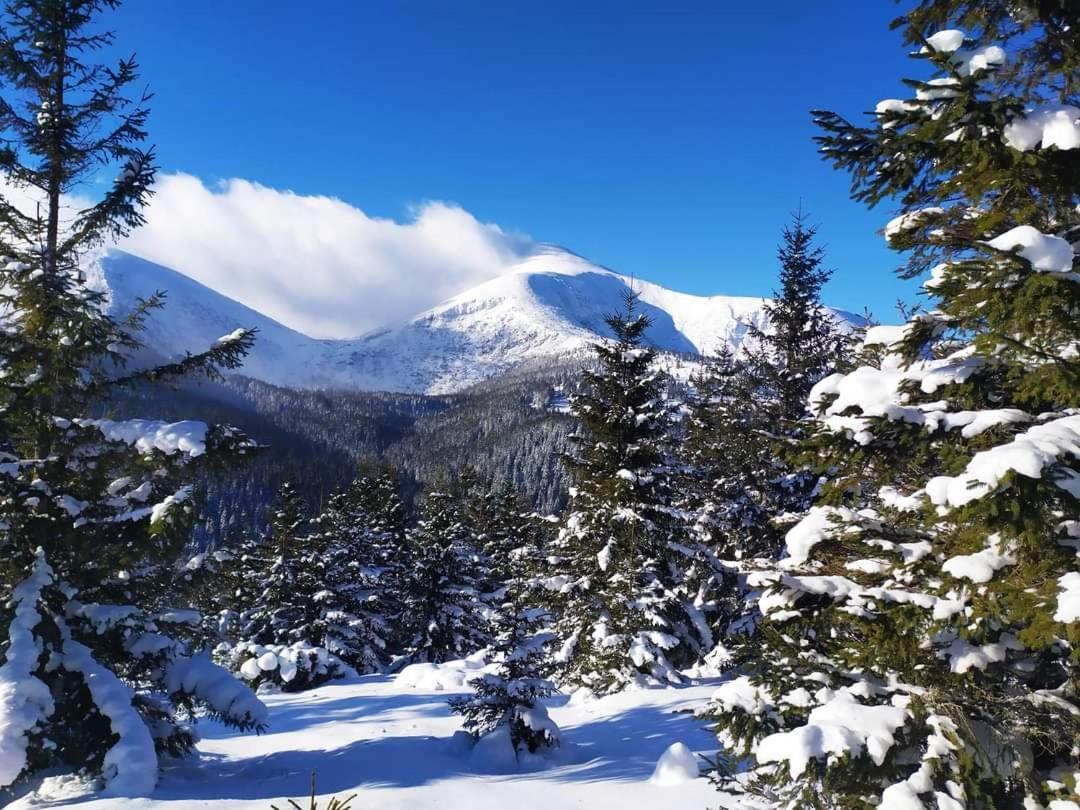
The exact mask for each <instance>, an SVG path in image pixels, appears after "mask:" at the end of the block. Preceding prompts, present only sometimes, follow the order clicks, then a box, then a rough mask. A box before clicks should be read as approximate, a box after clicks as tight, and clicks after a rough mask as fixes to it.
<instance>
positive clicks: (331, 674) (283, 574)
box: [216, 482, 347, 692]
mask: <svg viewBox="0 0 1080 810" xmlns="http://www.w3.org/2000/svg"><path fill="white" fill-rule="evenodd" d="M306 512H307V507H306V505H305V504H304V502H303V499H302V498H301V497H300V495H299V493H298V492H297V491H296V489H295V487H293V485H292V484H291V483H289V482H285V483H284V484H282V486H281V488H280V489H279V491H278V496H277V500H276V502H275V504H274V508H273V510H272V517H271V521H270V532H269V534H268V536H267V537H266V539H265V540H264V550H263V553H262V554H249V555H245V557H244V558H243V559H242V560H241V561H240V566H241V570H240V571H239V572H237V573H236V574H235V575H234V576H236V577H237V578H238V579H240V580H241V581H245V582H249V583H250V582H254V583H257V585H256V595H255V598H254V601H253V603H252V604H251V605H247V606H241V608H240V610H239V619H238V622H237V624H238V635H239V638H238V639H236V640H234V641H233V642H232V643H226V644H223V645H222V646H221V647H219V648H218V650H217V651H216V654H217V657H218V659H219V660H220V661H221V662H222V663H223V664H225V665H226V666H228V667H229V668H230V669H232V670H234V671H236V672H239V673H240V674H241V675H242V676H243V677H244V678H246V679H247V680H248V681H249V682H250V683H251V684H252V685H254V686H261V685H262V684H274V685H275V686H278V687H280V688H281V689H283V690H285V691H289V692H295V691H301V690H304V689H309V688H311V687H313V686H318V685H319V684H320V683H323V682H325V681H327V680H330V679H332V678H339V677H341V676H342V675H343V674H345V671H346V668H345V667H344V666H343V664H342V660H341V659H340V658H339V657H338V655H337V654H336V652H335V651H334V649H333V648H340V647H342V646H343V643H344V642H343V637H344V636H345V635H346V633H347V622H343V617H342V616H340V615H339V608H340V602H341V601H342V597H341V595H340V594H339V593H337V592H336V591H335V590H333V588H332V587H330V583H329V574H328V569H329V567H330V565H331V564H332V563H334V562H336V559H335V558H334V557H333V556H332V555H329V554H328V553H327V551H328V549H327V544H326V543H325V538H324V537H323V536H322V535H320V534H318V533H317V532H315V531H313V530H312V527H311V525H310V523H311V521H310V520H309V518H308V517H307V514H306ZM259 562H261V563H262V565H263V567H262V568H261V569H256V570H252V569H251V568H250V567H249V566H250V565H252V564H258V563H259ZM343 624H344V625H345V626H343Z"/></svg>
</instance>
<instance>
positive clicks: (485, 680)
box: [450, 602, 560, 754]
mask: <svg viewBox="0 0 1080 810" xmlns="http://www.w3.org/2000/svg"><path fill="white" fill-rule="evenodd" d="M546 621H547V616H546V614H545V612H544V611H543V610H542V609H538V608H519V607H518V606H517V605H515V603H514V602H507V603H505V604H503V605H501V606H500V610H499V612H498V613H497V617H496V619H495V622H494V627H493V630H494V642H493V644H492V646H491V651H492V657H493V664H494V671H489V672H484V673H483V674H482V675H480V676H479V677H477V678H474V679H473V680H472V682H471V685H472V688H473V694H471V695H468V696H462V697H455V698H451V699H450V708H451V709H452V710H453V711H454V712H456V713H458V714H460V715H462V716H463V717H464V718H465V729H466V730H467V731H468V732H469V733H470V734H472V735H473V736H474V737H476V738H480V737H484V736H486V735H490V734H494V733H503V734H505V735H506V736H507V738H508V741H509V744H510V747H511V748H512V749H513V751H514V753H515V754H520V753H521V752H522V751H525V750H527V751H528V752H529V753H536V752H537V751H540V750H542V749H550V748H555V747H557V746H558V745H559V741H560V735H559V727H558V726H557V725H556V724H555V722H554V721H553V720H552V719H551V718H550V717H549V716H548V713H547V709H546V708H545V707H544V705H543V704H542V703H541V702H540V700H541V699H542V698H545V697H550V696H551V695H554V694H555V693H556V691H557V690H556V689H555V685H554V684H553V683H552V682H551V681H549V680H547V679H546V678H544V677H543V671H544V669H545V668H546V667H547V666H548V653H547V650H546V647H547V645H548V644H549V643H550V642H551V640H552V638H553V636H552V634H551V633H549V632H545V631H542V630H541V629H540V628H541V626H542V625H543V624H545V623H546Z"/></svg>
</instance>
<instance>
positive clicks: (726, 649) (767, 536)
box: [678, 346, 782, 666]
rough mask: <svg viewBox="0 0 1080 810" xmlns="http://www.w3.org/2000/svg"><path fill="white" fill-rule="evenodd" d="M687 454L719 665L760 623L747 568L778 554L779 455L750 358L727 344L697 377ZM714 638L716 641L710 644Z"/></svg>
mask: <svg viewBox="0 0 1080 810" xmlns="http://www.w3.org/2000/svg"><path fill="white" fill-rule="evenodd" d="M691 382H692V394H691V396H690V397H689V399H688V402H687V409H686V411H687V413H686V419H685V420H684V435H683V436H682V442H681V445H680V452H679V456H680V459H681V461H682V462H683V465H682V468H681V470H680V479H679V483H680V493H679V501H678V502H679V506H680V507H681V510H682V513H683V514H684V515H685V520H687V521H688V522H689V524H690V525H689V526H688V528H687V533H688V540H689V542H688V543H687V547H688V550H691V549H692V550H694V553H693V554H692V555H691V556H690V558H689V559H688V562H687V566H688V567H687V580H688V583H690V584H691V585H692V586H693V590H694V592H695V594H696V599H695V601H696V603H698V604H700V605H702V606H703V610H704V612H705V617H706V620H707V621H708V624H709V627H710V628H711V632H712V634H713V638H712V639H707V640H706V641H707V643H706V645H705V646H706V647H707V648H708V647H711V648H712V649H711V650H710V652H709V653H708V655H709V658H710V659H711V660H712V661H713V662H714V663H715V664H717V665H720V666H726V665H728V664H730V661H731V657H732V654H733V645H735V644H737V643H739V640H740V639H741V638H743V637H744V636H745V635H746V633H747V631H749V630H751V629H752V626H753V623H752V621H751V619H750V616H751V614H752V606H751V605H750V604H748V602H747V600H746V599H745V596H746V591H747V588H746V583H745V576H744V573H743V572H744V570H745V569H747V568H749V567H751V566H752V565H753V564H754V561H757V560H761V559H765V560H768V559H771V558H774V557H775V556H776V553H777V549H778V548H779V545H780V537H781V536H782V533H781V532H780V530H779V529H778V528H777V526H776V524H775V522H774V518H775V517H776V516H777V515H778V514H781V510H780V509H778V508H777V503H776V501H777V498H776V493H777V491H778V489H777V488H776V486H775V484H776V479H777V477H778V475H779V468H778V464H777V458H778V457H777V454H776V453H775V452H772V450H771V447H772V444H773V439H772V433H771V432H767V431H766V428H765V421H764V419H763V414H761V413H760V412H758V411H757V410H756V408H757V404H758V400H756V399H755V397H754V396H753V384H752V382H751V379H750V374H749V372H748V370H747V367H746V364H745V363H744V362H742V361H741V360H740V359H739V358H737V357H736V356H735V353H734V352H733V351H732V350H731V349H730V348H729V347H727V346H724V347H723V348H722V349H721V350H720V351H719V352H718V353H717V354H716V355H715V356H713V357H708V358H705V359H704V360H703V364H702V368H701V370H700V372H699V373H698V374H696V375H695V376H694V378H693V379H692V381H691ZM708 642H711V643H708Z"/></svg>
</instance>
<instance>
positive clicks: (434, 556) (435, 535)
mask: <svg viewBox="0 0 1080 810" xmlns="http://www.w3.org/2000/svg"><path fill="white" fill-rule="evenodd" d="M402 566H403V572H404V575H403V577H402V580H401V590H400V593H399V594H398V598H399V600H400V604H401V607H402V614H401V619H400V622H401V624H402V630H403V631H404V634H405V638H406V639H407V640H406V643H405V645H404V646H405V650H404V660H405V661H408V662H414V663H415V662H428V663H433V664H434V663H442V662H444V661H450V660H454V659H457V658H462V657H464V656H466V655H470V654H472V653H474V652H477V651H479V650H481V649H483V648H484V647H485V646H486V645H487V643H488V642H489V640H490V635H489V633H488V627H487V613H488V611H489V606H488V605H487V604H485V602H484V601H483V598H482V594H481V591H480V588H479V587H478V585H479V583H478V579H477V578H478V575H479V574H482V573H483V565H482V564H481V561H480V554H479V551H478V550H477V548H476V538H475V537H474V536H473V535H472V533H471V531H470V530H469V527H468V526H467V525H466V523H465V521H464V520H463V518H462V514H461V501H460V499H459V498H456V497H454V496H453V495H450V494H449V493H448V492H446V491H445V490H442V489H434V490H432V491H431V492H428V493H427V494H426V495H425V496H424V499H423V502H422V504H421V513H420V517H419V519H418V520H417V522H416V524H415V525H414V526H411V527H409V529H408V530H407V531H406V533H405V548H404V553H403V562H402Z"/></svg>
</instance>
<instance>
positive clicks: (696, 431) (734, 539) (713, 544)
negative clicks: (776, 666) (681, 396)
mask: <svg viewBox="0 0 1080 810" xmlns="http://www.w3.org/2000/svg"><path fill="white" fill-rule="evenodd" d="M815 236H816V229H815V228H814V227H813V226H811V225H810V224H808V221H807V217H806V215H805V214H804V213H803V212H802V210H801V208H800V210H799V211H798V212H796V213H795V214H794V215H793V217H792V223H791V225H790V226H788V227H785V228H784V231H783V236H782V241H781V244H780V247H779V249H778V251H777V257H778V259H779V261H780V278H779V289H778V290H777V291H776V293H775V296H774V298H773V299H772V300H770V301H767V302H766V303H765V306H764V312H765V315H766V319H767V322H766V323H765V324H763V325H761V326H759V325H756V324H753V323H751V324H748V327H749V329H748V339H747V340H746V342H745V344H744V346H745V350H744V352H740V354H738V355H736V354H735V353H734V352H732V351H731V350H730V348H728V347H727V346H724V347H722V348H721V350H720V352H718V354H717V355H716V356H715V357H712V358H708V359H706V360H705V362H704V365H703V367H702V370H701V373H700V374H698V375H697V376H696V377H695V379H694V380H693V389H694V395H693V396H692V397H691V398H690V400H689V403H688V404H689V409H688V410H689V413H688V418H687V420H686V436H685V440H684V441H683V442H682V443H681V445H680V448H681V453H680V456H681V458H682V460H683V461H684V467H683V471H684V474H685V475H686V477H685V479H684V480H685V483H684V485H683V486H682V493H681V495H682V497H681V499H680V505H681V506H683V508H684V511H685V513H686V514H687V515H688V516H689V517H690V518H691V520H692V521H693V534H692V536H693V537H694V539H695V541H696V542H695V543H694V544H692V547H693V548H697V549H698V553H697V559H696V560H695V562H694V563H693V564H692V567H691V570H690V579H691V581H696V582H699V594H698V597H697V601H698V602H699V603H705V604H707V606H708V608H709V613H710V619H711V624H712V626H713V628H714V632H715V633H716V634H717V638H718V639H720V638H724V637H728V641H726V642H722V643H720V644H718V645H717V646H716V648H715V649H714V650H713V653H712V656H713V658H714V659H716V662H717V663H722V662H723V661H724V660H729V659H730V658H731V655H732V653H734V652H735V650H734V648H735V647H739V646H745V645H747V644H751V645H752V644H753V642H752V640H751V639H750V638H749V637H748V636H747V635H746V633H747V631H749V630H752V628H753V627H754V621H753V617H754V615H755V611H754V608H753V605H752V603H751V602H747V601H746V599H745V598H744V597H745V596H746V584H745V579H744V577H743V576H741V575H740V574H739V573H738V572H739V571H740V570H748V569H749V568H752V567H754V566H755V565H758V564H760V563H752V562H751V560H766V561H767V560H769V559H775V558H776V557H777V556H778V555H779V554H780V551H781V549H782V547H783V527H784V526H785V525H786V524H789V523H790V522H792V521H793V520H795V519H797V516H798V515H799V514H800V513H802V512H805V511H806V509H807V508H808V507H809V505H810V502H811V500H812V495H813V491H814V488H815V487H816V485H817V480H818V476H817V475H815V474H813V473H811V472H809V471H807V470H805V469H802V468H801V465H800V464H798V463H797V462H796V460H795V459H794V453H793V440H794V439H795V438H796V437H797V436H798V435H800V433H801V432H802V427H801V424H800V423H801V421H802V420H803V419H805V418H806V416H807V409H806V395H807V394H808V393H809V391H810V388H811V386H813V384H814V383H816V382H817V381H818V380H820V379H821V378H822V377H824V376H826V375H827V374H829V373H832V372H833V371H836V370H837V368H838V367H839V366H841V365H842V364H843V363H844V362H845V360H846V359H847V355H848V354H849V353H850V352H849V350H850V338H849V337H848V336H847V334H846V332H845V328H844V327H841V325H840V324H839V323H838V322H837V320H836V318H835V316H834V315H833V314H832V313H830V312H829V310H827V309H826V308H825V307H824V306H823V304H822V303H821V288H822V285H823V284H824V283H825V282H826V281H827V280H828V279H829V276H830V271H828V270H826V269H825V268H824V266H823V262H824V251H823V250H822V249H821V248H820V247H817V246H816V245H815V243H814V240H815ZM710 594H711V599H709V600H706V597H707V596H709V595H710ZM746 649H747V652H748V653H749V654H751V655H753V653H754V648H753V647H752V646H750V647H747V648H746ZM737 657H738V656H736V658H737Z"/></svg>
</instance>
